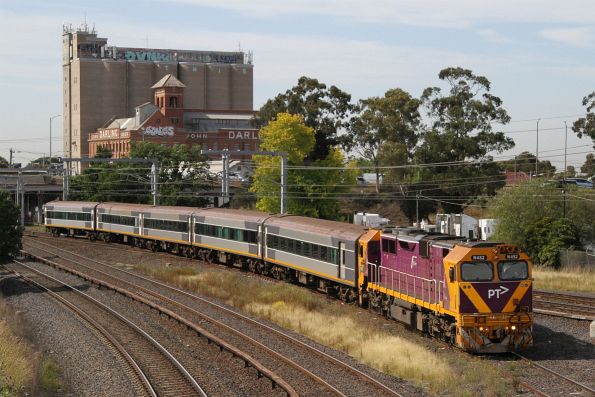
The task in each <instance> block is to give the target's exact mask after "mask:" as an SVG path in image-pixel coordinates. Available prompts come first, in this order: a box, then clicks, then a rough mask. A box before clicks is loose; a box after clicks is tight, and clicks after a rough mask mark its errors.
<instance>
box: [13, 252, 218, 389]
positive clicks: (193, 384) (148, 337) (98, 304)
mask: <svg viewBox="0 0 595 397" xmlns="http://www.w3.org/2000/svg"><path fill="white" fill-rule="evenodd" d="M14 262H15V263H17V264H18V265H20V266H22V267H24V268H26V269H27V270H29V271H31V272H33V273H36V274H38V275H40V276H42V277H45V278H47V279H48V280H51V281H53V282H55V283H57V284H59V285H62V286H64V287H66V288H68V289H69V290H71V291H73V292H75V293H76V294H78V295H79V296H81V297H83V298H85V299H87V300H88V301H89V302H91V303H93V304H94V305H95V306H96V307H99V308H101V309H103V310H105V311H106V312H108V313H109V314H111V315H112V316H114V317H116V318H117V319H118V320H120V321H121V322H123V323H124V324H126V325H127V326H128V327H130V328H131V329H133V330H134V331H135V332H136V333H138V334H139V335H141V336H142V337H143V338H144V339H145V340H147V341H148V342H149V343H150V344H151V345H152V346H153V347H154V348H155V349H157V350H158V351H159V352H160V353H161V354H162V355H163V356H164V357H165V358H166V359H167V360H168V361H169V362H170V363H171V364H172V365H173V366H174V367H175V368H176V369H177V370H178V371H179V373H180V374H182V376H183V377H184V378H185V379H186V381H187V382H188V383H189V384H190V387H191V388H192V389H193V390H194V391H195V392H197V393H198V394H199V395H200V396H202V397H207V393H206V392H205V391H204V390H203V389H202V388H201V386H200V385H199V384H198V383H197V382H196V380H195V379H194V378H193V377H192V375H190V373H189V372H188V370H186V368H185V367H184V366H183V365H182V364H181V363H180V362H179V361H178V360H177V359H176V358H175V357H174V356H173V355H172V354H171V353H170V352H169V351H168V350H167V349H166V348H165V347H163V346H162V345H161V344H160V343H159V342H157V340H155V339H154V338H153V337H152V336H151V335H149V334H148V333H146V332H145V331H144V330H143V329H141V328H140V327H138V326H137V325H136V324H134V323H133V322H132V321H130V320H129V319H127V318H126V317H124V316H123V315H121V314H120V313H118V312H117V311H115V310H114V309H112V308H110V307H109V306H106V305H105V304H103V303H101V302H99V301H98V300H97V299H95V298H93V297H92V296H90V295H88V294H86V293H84V292H82V291H80V290H79V289H77V288H75V287H73V286H71V285H69V284H67V283H65V282H63V281H60V280H58V279H57V278H55V277H52V276H50V275H49V274H46V273H43V272H42V271H40V270H37V269H34V268H32V267H31V266H28V265H26V264H24V263H22V262H19V261H14Z"/></svg>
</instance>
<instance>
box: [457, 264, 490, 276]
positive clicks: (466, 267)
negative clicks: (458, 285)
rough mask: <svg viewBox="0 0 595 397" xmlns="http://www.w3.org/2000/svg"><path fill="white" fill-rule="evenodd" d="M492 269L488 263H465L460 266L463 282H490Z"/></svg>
mask: <svg viewBox="0 0 595 397" xmlns="http://www.w3.org/2000/svg"><path fill="white" fill-rule="evenodd" d="M493 278H494V269H493V266H492V264H491V263H490V262H465V263H463V264H462V265H461V279H462V280H463V281H491V280H492V279H493Z"/></svg>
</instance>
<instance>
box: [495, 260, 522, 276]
mask: <svg viewBox="0 0 595 397" xmlns="http://www.w3.org/2000/svg"><path fill="white" fill-rule="evenodd" d="M498 274H499V276H500V280H525V279H526V278H528V277H529V267H528V266H527V262H525V261H503V262H499V263H498Z"/></svg>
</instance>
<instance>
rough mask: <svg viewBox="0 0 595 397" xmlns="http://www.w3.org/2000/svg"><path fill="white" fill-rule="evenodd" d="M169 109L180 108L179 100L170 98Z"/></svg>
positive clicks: (173, 97)
mask: <svg viewBox="0 0 595 397" xmlns="http://www.w3.org/2000/svg"><path fill="white" fill-rule="evenodd" d="M169 107H170V108H177V107H178V98H177V97H175V96H172V97H170V98H169Z"/></svg>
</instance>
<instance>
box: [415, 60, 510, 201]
mask: <svg viewBox="0 0 595 397" xmlns="http://www.w3.org/2000/svg"><path fill="white" fill-rule="evenodd" d="M438 77H439V78H440V80H443V81H445V82H447V83H448V92H447V93H443V91H442V89H441V88H439V87H429V88H426V89H425V90H424V92H423V94H422V97H421V99H422V102H423V106H424V107H425V109H426V110H427V116H428V119H429V120H430V125H429V129H428V130H426V131H425V132H424V134H423V136H422V138H423V141H422V143H421V144H420V145H419V147H418V148H417V150H416V152H415V156H414V157H415V161H416V162H417V163H418V164H428V163H433V164H435V163H442V164H441V165H436V166H433V167H425V168H422V169H418V170H417V171H416V174H415V175H414V176H413V180H414V181H431V180H436V185H435V186H434V188H433V189H432V188H431V187H430V188H429V189H430V190H426V191H425V195H426V196H435V197H436V196H449V197H453V196H455V198H451V199H450V200H449V201H442V202H441V206H442V207H443V208H444V209H445V211H448V212H450V211H460V210H461V206H462V205H463V204H465V203H467V202H469V201H470V199H471V198H474V197H475V196H477V195H491V194H494V192H495V191H496V189H497V188H499V187H502V186H504V179H503V178H502V177H501V176H500V172H501V169H500V167H499V166H498V165H497V164H495V163H493V162H492V158H491V157H490V156H488V153H490V152H492V151H495V152H498V153H500V152H502V151H504V150H508V149H511V148H512V147H513V146H514V141H513V140H512V139H510V138H507V137H506V136H504V133H503V132H500V131H494V125H497V124H506V123H508V122H509V121H510V117H509V116H508V114H507V113H506V110H504V108H503V107H502V100H501V99H500V98H498V97H496V96H494V95H492V94H490V82H489V80H488V79H487V78H486V77H484V76H477V75H475V74H473V72H472V71H471V70H468V69H463V68H458V67H457V68H446V69H443V70H442V71H440V73H439V75H438ZM469 160H476V161H477V162H476V163H475V164H466V165H464V166H461V165H459V164H456V163H460V162H463V161H467V162H468V161H469ZM443 181H447V182H446V183H445V182H443ZM455 181H456V182H455ZM457 196H458V197H460V198H456V197H457ZM458 203H460V204H458Z"/></svg>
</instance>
